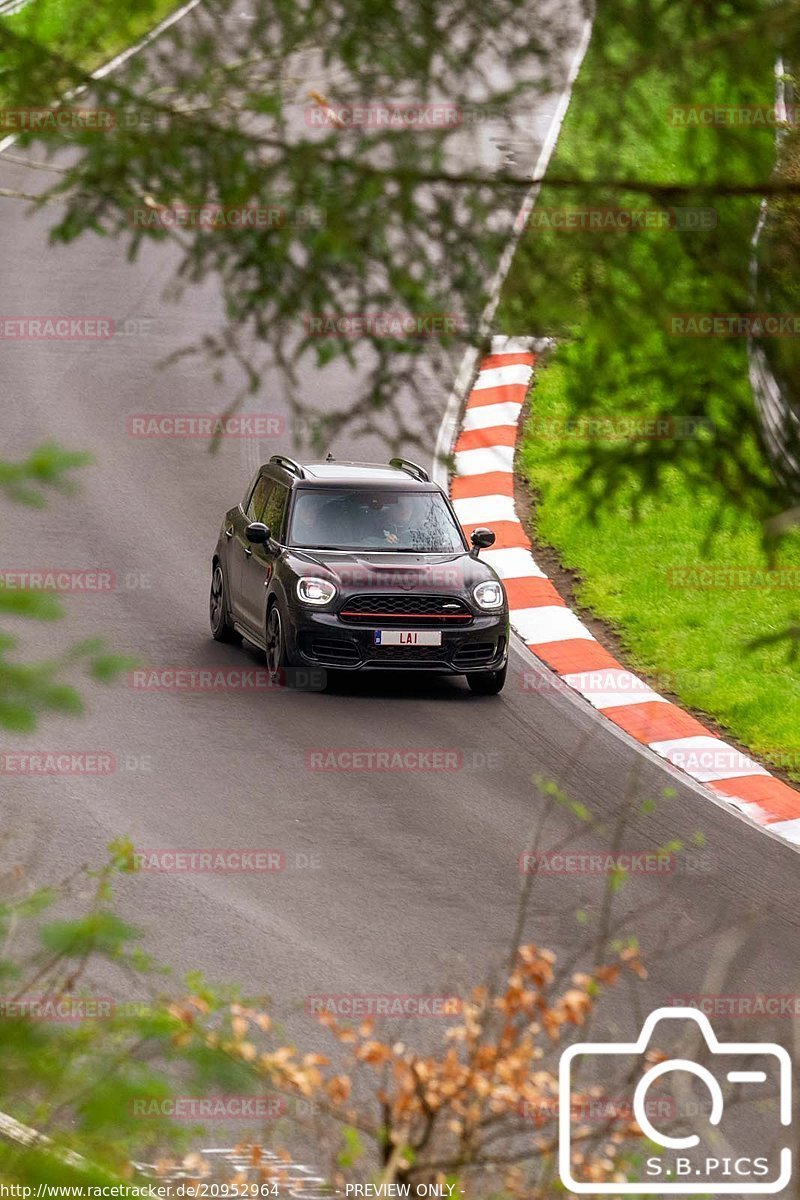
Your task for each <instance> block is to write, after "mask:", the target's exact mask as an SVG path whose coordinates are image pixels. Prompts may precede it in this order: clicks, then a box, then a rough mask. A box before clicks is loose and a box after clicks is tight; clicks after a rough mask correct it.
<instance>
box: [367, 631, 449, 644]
mask: <svg viewBox="0 0 800 1200" xmlns="http://www.w3.org/2000/svg"><path fill="white" fill-rule="evenodd" d="M441 644H442V635H441V633H440V632H439V631H434V630H433V629H376V630H375V645H376V646H441Z"/></svg>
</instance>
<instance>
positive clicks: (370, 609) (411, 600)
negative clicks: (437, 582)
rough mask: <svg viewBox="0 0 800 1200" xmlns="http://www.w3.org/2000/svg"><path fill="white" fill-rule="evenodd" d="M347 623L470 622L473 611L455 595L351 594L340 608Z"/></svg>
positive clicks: (426, 625) (456, 625)
mask: <svg viewBox="0 0 800 1200" xmlns="http://www.w3.org/2000/svg"><path fill="white" fill-rule="evenodd" d="M339 619H340V620H341V621H344V622H345V624H347V625H378V624H380V625H381V626H382V627H385V628H387V629H391V628H395V629H397V628H402V629H428V628H430V627H432V626H435V625H444V626H450V627H451V628H456V629H457V628H459V627H460V626H462V625H469V624H470V622H471V621H472V619H473V617H472V613H471V612H470V610H469V609H468V608H467V606H466V604H465V603H464V601H463V600H459V599H458V597H457V596H419V595H410V596H405V595H399V596H398V595H385V596H382V595H379V594H371V595H367V596H351V597H350V598H349V600H345V602H344V604H343V605H342V608H341V609H340V610H339Z"/></svg>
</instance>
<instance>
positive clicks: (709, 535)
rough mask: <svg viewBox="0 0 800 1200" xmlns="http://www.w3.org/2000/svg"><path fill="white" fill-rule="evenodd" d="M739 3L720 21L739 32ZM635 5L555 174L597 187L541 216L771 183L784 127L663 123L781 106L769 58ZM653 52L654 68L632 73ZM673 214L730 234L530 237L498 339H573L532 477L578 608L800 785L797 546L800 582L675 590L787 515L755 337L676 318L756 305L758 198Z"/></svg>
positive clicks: (560, 362) (539, 523)
mask: <svg viewBox="0 0 800 1200" xmlns="http://www.w3.org/2000/svg"><path fill="white" fill-rule="evenodd" d="M753 7H754V8H755V7H756V6H753ZM723 8H724V6H721V7H720V11H719V20H720V21H721V22H725V21H726V20H727V21H730V19H731V18H730V14H727V13H726V12H725V11H723ZM639 11H641V12H642V14H644V10H643V9H642V6H637V4H636V3H630V2H629V0H618V2H617V3H615V4H610V5H608V6H606V7H605V8H604V9H603V10H602V15H601V18H600V19H599V21H598V24H597V25H596V27H595V31H594V35H593V40H592V44H591V46H590V49H589V52H588V55H587V59H586V61H585V63H584V66H583V69H582V71H581V75H580V77H579V80H578V84H577V86H576V88H575V91H574V94H573V99H572V102H571V106H570V109H569V112H568V115H567V118H566V121H565V124H564V127H563V130H562V134H561V138H560V141H559V145H558V149H557V153H556V156H555V157H554V160H553V162H552V165H551V167H550V175H551V177H553V178H557V177H560V178H576V177H581V178H589V179H596V180H598V183H597V185H596V186H594V187H593V188H591V189H590V190H589V191H586V190H577V189H574V188H570V189H565V188H563V187H556V186H548V187H545V188H544V189H543V192H542V195H541V197H540V200H539V207H540V208H547V207H551V206H559V207H561V206H564V205H566V206H569V207H575V206H578V205H590V206H598V205H615V206H623V205H631V206H636V207H641V206H643V205H644V206H646V205H652V203H653V202H652V201H651V200H650V199H648V198H647V197H643V196H640V195H635V194H634V193H621V192H614V191H613V189H612V188H610V187H609V186H608V184H607V182H605V181H608V180H610V179H627V180H630V179H632V178H640V179H646V180H651V181H652V180H658V181H667V180H670V181H682V180H686V181H688V182H692V183H694V182H696V181H708V180H713V179H717V178H720V177H725V178H727V179H730V180H731V181H734V182H735V181H737V180H739V181H744V180H748V181H749V180H752V179H759V178H764V177H766V176H767V175H768V174H769V171H770V167H771V163H772V133H771V132H770V131H769V130H765V131H758V132H756V131H754V130H752V129H749V130H743V129H719V128H710V129H708V128H707V129H697V130H686V129H680V128H678V127H676V126H674V125H671V124H670V123H669V122H668V121H667V119H666V114H667V110H668V107H669V106H670V105H672V104H681V105H682V104H687V103H692V102H706V101H719V102H724V103H728V104H731V103H733V104H736V103H761V104H767V105H768V104H770V103H771V102H772V97H773V90H772V89H773V80H772V51H771V48H770V47H769V45H768V44H766V42H765V43H764V44H763V45H762V44H761V42H760V41H759V39H758V38H749V39H742V40H741V41H735V40H734V42H733V44H730V43H729V44H727V45H726V48H725V50H724V51H723V50H719V51H717V52H712V53H709V52H708V51H707V50H706V51H705V52H704V53H702V54H698V55H697V56H696V58H695V57H693V55H692V54H691V52H690V51H689V50H687V42H689V41H690V40H691V38H692V37H693V36H694V32H695V31H694V30H693V29H692V28H691V27H690V25H689V22H690V21H691V20H693V19H695V18H694V17H693V16H692V6H691V5H687V6H685V7H684V6H676V7H673V9H671V10H670V11H669V13H668V14H667V15H665V16H664V18H663V19H662V20H661V21H660V22H659V23H658V26H657V29H656V30H655V35H654V33H653V31H652V30H650V29H648V25H647V20H646V17H645V16H644V15H642V16H641V18H639V17H637V12H639ZM698 11H699V10H695V12H696V13H697V12H698ZM702 11H703V12H704V13H705V14H706V16H708V13H709V11H710V10H709V9H707V8H703V10H702ZM702 32H703V34H704V35H706V36H708V35H709V34H713V30H709V29H704V30H702ZM654 53H657V54H658V56H659V57H658V61H657V63H656V64H655V65H653V66H651V67H649V68H648V69H646V70H639V71H638V72H637V73H636V74H635V76H628V75H626V74H625V72H626V65H627V64H629V63H631V62H641V60H642V57H643V56H650V55H652V54H654ZM620 72H621V74H619V73H620ZM673 203H679V204H697V205H703V206H708V205H713V206H714V208H715V210H716V217H717V220H716V226H715V228H714V229H711V230H709V231H707V232H704V233H702V232H694V233H679V232H676V231H674V230H666V231H660V232H659V231H643V232H635V233H609V232H596V233H593V232H561V233H556V232H552V231H543V230H542V229H541V228H531V229H530V230H529V231H528V232H526V234H525V237H524V239H523V242H522V244H521V246H520V250H519V252H518V255H517V258H516V259H515V262H514V265H513V268H512V273H511V275H510V277H509V280H508V283H507V287H506V289H505V292H504V296H503V299H502V302H501V308H500V312H499V315H498V318H497V322H496V327H497V328H498V329H500V330H502V331H503V332H509V333H529V334H530V333H536V334H541V333H552V334H555V335H556V336H557V337H558V339H559V346H558V349H557V350H556V352H555V355H554V357H553V359H552V362H551V363H550V365H548V366H545V367H543V368H541V369H540V371H539V372H538V378H537V381H536V384H535V387H534V391H533V395H532V418H531V420H530V421H529V423H528V426H527V429H526V431H525V434H524V437H523V439H522V443H521V447H520V456H519V466H520V469H521V470H522V472H523V474H524V475H525V477H526V478H527V479H528V480H529V482H530V483H531V484H532V486H533V488H534V490H535V492H536V494H537V497H538V502H537V505H536V511H535V526H536V533H537V536H538V538H539V539H540V540H541V541H543V542H545V543H547V544H549V545H551V546H553V547H555V549H556V550H557V551H558V553H559V556H560V558H561V561H562V562H563V563H564V565H565V566H567V567H570V568H572V569H574V570H575V571H576V572H578V575H579V583H578V598H579V600H580V601H581V602H582V603H584V604H585V605H587V606H588V607H589V608H590V609H591V610H592V611H593V612H595V613H596V614H597V615H598V616H600V617H601V618H603V619H605V620H606V621H607V622H608V623H609V625H610V626H611V627H613V629H614V630H615V631H616V633H617V634H618V636H619V637H620V639H621V641H622V643H623V645H624V647H625V649H626V652H627V655H628V659H629V661H630V662H631V663H632V664H633V665H634V666H635V667H636V668H638V669H640V670H643V671H647V672H652V673H654V674H659V675H667V676H668V677H670V678H672V679H674V680H675V687H674V689H673V690H675V691H676V692H677V694H678V696H679V697H680V699H681V700H682V701H683V702H684V703H686V704H687V705H689V706H691V707H693V708H696V709H699V710H701V711H703V712H705V713H707V714H709V715H710V716H712V717H713V718H715V719H716V720H717V721H718V722H720V723H721V724H722V725H723V726H724V727H725V728H726V729H727V730H728V731H729V734H730V735H731V736H732V737H734V738H735V739H738V740H739V741H740V742H742V743H744V744H745V745H746V746H748V747H749V748H751V749H752V750H753V751H755V752H757V753H758V754H760V755H762V756H764V757H765V758H768V759H770V760H771V761H774V762H776V763H778V764H779V765H784V766H787V768H788V769H789V770H790V773H791V774H792V776H793V777H794V778H796V779H800V679H798V672H797V665H796V663H793V662H792V660H791V651H792V649H793V648H796V647H797V645H798V643H797V642H796V641H794V642H793V641H792V639H791V637H787V636H786V633H787V630H789V629H790V628H791V627H792V626H795V627H796V628H798V629H800V591H798V587H797V582H798V580H800V533H798V534H797V535H792V536H791V537H789V538H787V539H785V540H784V542H783V543H782V544H781V545H780V547H779V549H778V557H777V565H778V566H782V567H787V568H794V569H795V571H796V574H795V576H794V587H793V588H792V587H789V588H783V589H778V588H775V587H757V588H747V589H741V588H734V589H731V588H725V587H715V588H711V589H697V588H687V587H676V586H672V585H671V583H670V576H669V570H670V568H675V567H677V568H683V567H690V566H694V565H698V564H717V565H718V566H721V567H730V566H742V567H744V568H747V569H753V568H759V567H766V566H767V565H768V559H767V554H766V550H765V546H764V542H763V536H762V521H763V519H764V518H765V517H766V516H768V515H770V514H771V513H774V512H775V511H778V510H780V508H781V506H782V504H783V503H784V498H783V497H782V496H781V495H780V493H779V490H778V488H777V486H776V484H775V482H774V479H773V476H772V473H771V472H770V470H769V468H768V467H767V464H766V461H765V458H764V455H763V453H762V450H761V447H760V443H759V438H758V428H757V420H756V417H755V412H754V407H753V402H752V397H751V394H750V387H749V382H748V376H747V354H746V345H745V342H744V340H743V339H733V338H730V339H720V338H713V339H697V338H687V337H677V336H674V335H673V334H671V333H670V332H669V318H670V315H671V314H677V313H686V312H717V313H720V312H747V311H750V310H749V308H748V299H747V288H748V278H747V265H748V255H749V241H750V237H751V234H752V231H753V228H754V225H755V220H756V216H757V207H758V205H757V201H756V200H755V199H752V198H740V197H737V198H716V199H715V198H713V197H711V198H710V197H709V195H708V193H707V192H701V191H698V193H697V195H696V196H690V197H688V198H686V199H680V200H677V201H673ZM581 415H582V416H586V415H592V416H602V417H606V418H610V419H612V420H619V419H621V418H623V417H627V418H636V419H644V418H646V417H648V416H650V417H652V416H658V417H665V418H670V417H672V418H675V419H676V420H678V421H683V420H687V419H692V420H694V421H701V422H703V423H704V429H703V430H702V431H701V432H700V433H699V434H697V435H695V436H690V437H682V438H667V439H662V440H654V439H641V440H637V441H632V440H624V439H623V440H613V439H612V440H608V441H606V442H603V441H599V440H590V439H589V438H587V437H585V436H582V437H581V436H564V435H563V433H562V432H561V431H562V430H563V426H559V425H558V424H557V423H558V422H566V421H569V420H571V419H573V418H575V417H576V416H581ZM552 423H556V424H552ZM554 431H555V433H556V434H557V435H558V436H556V437H554V436H553V433H554ZM759 639H772V640H771V641H766V642H765V643H764V644H761V645H759V644H757V643H758V642H759Z"/></svg>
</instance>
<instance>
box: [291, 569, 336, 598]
mask: <svg viewBox="0 0 800 1200" xmlns="http://www.w3.org/2000/svg"><path fill="white" fill-rule="evenodd" d="M297 595H298V596H299V598H300V599H301V600H302V602H303V604H330V602H331V600H332V599H333V597H334V596H335V595H336V588H335V587H334V585H333V584H332V583H329V582H328V580H327V579H315V578H314V576H313V575H306V576H304V577H303V578H302V579H298V581H297Z"/></svg>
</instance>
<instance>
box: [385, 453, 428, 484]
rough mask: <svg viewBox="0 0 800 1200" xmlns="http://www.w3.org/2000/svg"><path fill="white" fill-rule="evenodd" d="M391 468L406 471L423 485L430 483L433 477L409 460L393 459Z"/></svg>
mask: <svg viewBox="0 0 800 1200" xmlns="http://www.w3.org/2000/svg"><path fill="white" fill-rule="evenodd" d="M389 466H390V467H396V468H397V470H398V471H406V472H408V474H409V475H413V476H414V478H415V479H419V480H421V481H422V483H430V481H431V477H430V475H429V474H428V472H427V471H426V470H424V468H423V467H420V466H418V465H417V464H416V463H413V462H410V461H409V459H407V458H392V459H390V460H389Z"/></svg>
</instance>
